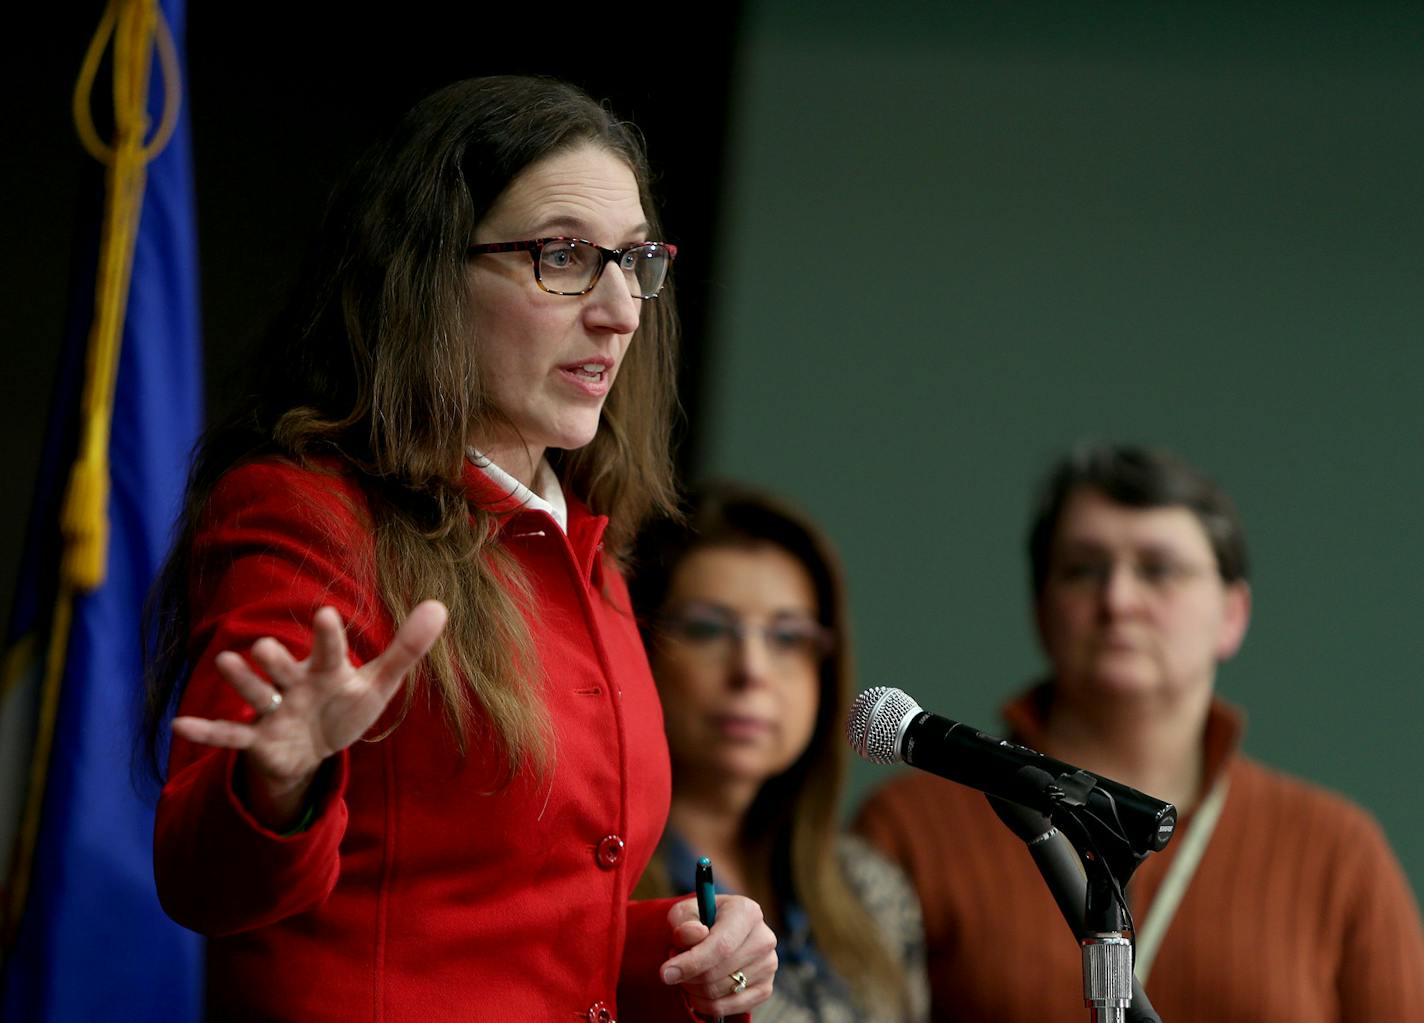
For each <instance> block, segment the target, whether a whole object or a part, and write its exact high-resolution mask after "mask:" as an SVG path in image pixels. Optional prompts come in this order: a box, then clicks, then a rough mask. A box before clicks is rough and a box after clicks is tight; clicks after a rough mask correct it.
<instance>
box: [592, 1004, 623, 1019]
mask: <svg viewBox="0 0 1424 1023" xmlns="http://www.w3.org/2000/svg"><path fill="white" fill-rule="evenodd" d="M588 1023H618V1021H617V1020H616V1019H614V1018H613V1013H611V1012H609V1011H608V1006H606V1005H604V1004H603V1003H602V1002H594V1003H593V1004H592V1005H590V1006H589V1007H588Z"/></svg>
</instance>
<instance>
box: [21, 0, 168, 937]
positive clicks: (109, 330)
mask: <svg viewBox="0 0 1424 1023" xmlns="http://www.w3.org/2000/svg"><path fill="white" fill-rule="evenodd" d="M111 39H112V41H113V51H114V52H113V59H112V64H113V75H114V94H113V101H114V143H113V145H112V146H111V145H108V144H106V143H105V142H104V141H103V140H102V139H100V138H99V135H98V132H97V131H96V130H95V128H94V119H93V113H92V106H91V103H92V93H93V88H94V80H95V78H96V77H97V76H98V71H99V64H100V61H101V60H102V59H103V56H104V52H105V50H106V49H107V48H108V45H109V42H110V40H111ZM155 46H156V48H157V51H158V59H159V63H160V66H161V70H162V75H163V83H164V104H163V117H162V119H161V121H160V122H159V126H158V129H157V131H155V132H154V135H153V138H152V139H150V140H148V141H147V142H145V141H144V139H145V136H146V135H147V134H148V129H149V118H148V109H147V108H148V89H149V68H150V66H151V65H152V62H153V55H154V49H155ZM181 101H182V82H181V80H180V77H179V65H178V53H177V48H176V46H175V45H174V42H173V35H172V32H171V30H170V29H169V26H168V23H167V21H166V20H165V19H164V17H163V12H162V11H161V10H160V9H159V7H158V0H110V2H109V5H108V7H107V8H106V9H105V11H104V16H103V18H102V19H101V20H100V22H99V28H98V30H97V31H96V32H95V34H94V38H93V40H92V41H91V42H90V44H89V50H88V52H87V53H86V54H85V57H84V64H83V67H82V68H81V70H80V72H79V78H78V80H77V81H76V83H75V87H74V122H75V128H76V130H77V131H78V133H79V139H80V141H81V142H82V143H83V145H84V148H85V149H86V150H88V151H89V153H90V154H91V155H92V156H93V157H94V158H95V159H97V160H99V161H100V162H101V163H103V164H105V165H106V166H107V167H108V173H107V176H106V182H105V193H106V201H105V209H104V223H103V233H102V235H101V238H100V245H99V267H98V272H97V274H96V281H95V290H94V322H93V325H92V326H91V328H90V332H89V350H88V359H87V364H86V366H85V376H84V390H83V393H82V396H81V405H80V437H79V452H78V455H77V456H76V458H75V462H74V467H73V469H72V470H71V472H70V477H69V485H68V489H67V490H66V491H65V495H64V506H63V510H62V511H61V514H60V531H61V536H62V545H63V551H62V555H61V558H62V560H61V564H60V573H59V592H58V595H57V596H56V599H55V608H54V617H53V619H52V620H51V623H50V633H49V650H48V653H47V655H46V657H45V661H44V665H45V673H44V681H43V685H42V688H41V693H40V712H39V720H38V724H37V728H36V734H35V744H34V749H33V752H32V756H31V766H30V773H29V787H28V791H27V792H26V795H25V809H24V816H23V817H22V819H21V823H20V828H19V832H18V834H17V836H16V844H15V855H14V857H13V860H12V863H11V870H10V883H9V885H8V886H7V889H8V890H7V892H6V894H7V896H8V897H7V899H6V906H5V928H4V944H5V947H7V948H8V947H9V946H10V945H11V943H12V942H13V940H14V937H15V933H16V931H17V930H18V928H19V922H20V914H21V911H22V910H23V908H24V904H25V897H26V895H27V894H28V892H29V885H30V873H31V869H32V867H33V864H34V853H35V845H36V843H37V840H38V838H39V825H40V809H41V806H42V804H43V802H44V792H45V780H46V777H47V774H48V768H49V761H50V754H51V752H52V750H53V747H54V730H55V721H56V719H57V717H58V713H59V695H60V683H61V681H62V680H63V677H64V662H65V653H66V651H67V650H68V647H69V633H70V625H71V622H72V620H73V616H74V601H75V598H76V596H78V595H80V594H84V593H88V592H90V591H92V590H94V589H95V588H96V587H98V585H99V584H100V583H102V582H103V581H104V575H105V570H106V566H107V563H108V539H109V520H108V502H109V436H110V430H111V427H112V422H113V411H114V383H115V380H116V378H117V376H118V367H119V347H120V345H121V343H122V341H123V325H124V317H125V315H126V312H127V306H128V294H129V281H130V278H131V276H132V273H133V258H134V244H135V241H136V238H137V235H138V222H139V214H140V212H141V211H142V208H143V191H144V184H145V178H146V167H147V164H148V162H149V161H150V160H152V159H153V158H154V157H155V156H156V155H157V154H158V153H159V152H160V151H161V150H162V149H163V147H164V146H165V145H167V144H168V140H169V138H171V137H172V134H173V129H174V127H175V126H176V125H177V123H178V108H179V104H180V103H181ZM18 661H19V659H15V661H12V662H11V663H9V664H7V668H8V669H10V671H9V674H10V677H7V678H6V679H5V680H4V682H5V689H6V691H8V690H9V688H10V687H11V686H13V685H14V684H15V682H16V678H17V676H18V675H19V674H20V671H21V670H22V668H23V667H24V666H22V665H21V664H20V663H18Z"/></svg>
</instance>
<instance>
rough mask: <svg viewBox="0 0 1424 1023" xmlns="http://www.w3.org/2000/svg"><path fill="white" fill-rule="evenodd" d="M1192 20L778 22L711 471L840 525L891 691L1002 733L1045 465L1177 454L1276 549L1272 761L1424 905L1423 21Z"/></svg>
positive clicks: (1269, 562)
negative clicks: (1422, 750)
mask: <svg viewBox="0 0 1424 1023" xmlns="http://www.w3.org/2000/svg"><path fill="white" fill-rule="evenodd" d="M1186 6H1188V5H1164V4H1145V3H1143V4H1133V5H1121V4H1093V5H1085V4H1055V5H1039V4H1028V5H1025V4H1017V5H1012V6H1010V5H996V6H993V7H990V6H987V5H986V6H979V5H962V4H955V5H950V4H943V5H939V6H938V7H937V8H936V7H931V6H930V5H915V6H913V7H911V6H908V5H907V6H897V5H896V4H893V3H891V4H879V5H874V6H862V5H851V4H828V5H822V6H820V7H817V8H814V10H815V11H816V14H815V16H814V19H813V18H812V17H810V16H808V15H807V14H804V13H799V12H802V11H804V10H807V9H808V8H806V7H804V6H803V5H799V4H792V3H789V2H787V3H782V2H777V3H762V4H752V5H751V6H750V7H749V10H748V13H747V17H746V25H745V37H744V44H743V49H742V51H741V54H740V68H739V75H738V83H739V84H738V86H737V93H736V95H735V96H734V100H733V104H734V105H733V111H732V124H733V134H732V138H731V149H730V155H729V157H728V166H727V175H726V184H725V188H726V194H725V200H726V202H725V208H726V209H727V210H728V216H727V219H726V220H725V222H724V224H723V226H722V234H721V238H720V243H719V246H718V266H719V267H720V270H719V275H718V280H717V281H716V283H715V286H714V287H715V289H716V290H715V294H716V295H718V296H719V299H718V301H714V308H715V310H716V311H715V313H714V320H713V325H712V335H711V338H710V339H709V341H710V345H711V348H712V351H713V352H714V353H716V354H715V356H714V357H713V358H712V359H711V360H709V362H710V370H709V372H708V373H707V375H706V378H705V380H704V382H703V386H704V388H705V390H704V393H703V396H702V397H703V402H704V404H703V409H704V410H705V415H704V416H703V417H702V419H701V421H700V422H699V424H698V438H699V452H698V458H697V462H698V464H700V465H701V466H702V468H703V469H704V471H706V472H709V473H719V474H726V475H735V476H738V477H741V478H743V479H748V480H752V481H755V482H758V483H761V484H763V485H767V486H771V487H774V488H776V489H778V490H780V491H782V492H784V493H786V494H788V495H790V496H791V497H793V498H794V499H796V500H797V501H798V502H800V503H801V504H802V505H803V506H805V507H806V508H808V509H809V510H810V511H812V512H813V513H814V514H815V515H816V516H817V517H819V518H820V519H821V520H822V521H823V522H824V523H825V524H826V526H827V527H828V529H829V531H830V532H831V534H832V536H833V537H834V538H835V540H836V541H837V542H838V544H839V545H840V547H841V549H842V551H843V553H844V555H845V559H846V562H847V567H848V572H849V577H850V580H851V587H852V598H853V605H854V610H855V619H856V625H857V646H858V662H859V666H860V683H861V685H862V686H865V685H874V684H889V685H896V686H900V687H901V688H904V689H906V690H907V691H909V692H910V693H911V694H912V695H915V696H916V697H917V698H918V699H919V700H920V701H921V703H923V704H925V705H926V706H927V707H929V708H930V709H932V710H935V711H936V712H938V713H941V714H944V715H947V716H950V717H956V718H960V719H963V720H966V721H969V722H972V723H975V724H979V725H980V727H984V728H988V729H989V730H991V731H992V730H996V729H997V728H998V719H997V713H996V708H997V706H998V704H999V703H1000V702H1001V701H1002V700H1003V699H1004V698H1006V697H1007V696H1008V695H1009V694H1011V693H1012V692H1014V691H1015V690H1016V689H1017V688H1018V687H1020V686H1021V685H1022V684H1023V683H1024V682H1025V681H1026V680H1027V679H1029V678H1030V677H1031V676H1033V675H1034V673H1035V672H1036V671H1038V670H1039V669H1040V661H1039V658H1038V656H1037V652H1036V649H1035V646H1034V643H1033V639H1032V634H1031V632H1030V629H1029V623H1028V615H1027V602H1026V594H1027V588H1026V584H1025V576H1026V568H1025V564H1024V558H1023V555H1022V547H1023V543H1022V540H1023V533H1024V527H1025V516H1026V508H1027V503H1028V499H1029V494H1030V491H1031V488H1032V486H1033V484H1034V482H1035V481H1036V480H1037V478H1038V476H1039V474H1040V472H1041V471H1042V469H1043V467H1044V465H1045V464H1046V462H1047V461H1048V460H1049V459H1050V458H1051V457H1053V456H1054V455H1055V454H1057V453H1058V452H1059V451H1060V450H1061V449H1062V448H1063V447H1065V446H1066V445H1068V444H1070V443H1071V442H1073V441H1074V440H1077V439H1080V438H1085V437H1092V438H1103V439H1127V440H1134V441H1140V442H1148V443H1152V444H1160V445H1165V446H1167V447H1170V448H1173V449H1175V450H1176V451H1178V452H1179V453H1181V454H1183V455H1184V456H1186V457H1187V458H1189V459H1190V460H1192V461H1195V462H1196V463H1198V464H1199V465H1201V466H1203V467H1204V468H1206V469H1207V470H1208V471H1210V472H1212V473H1213V474H1214V475H1216V476H1217V478H1218V479H1219V480H1220V481H1221V482H1222V483H1223V484H1224V485H1225V486H1226V487H1227V489H1228V490H1230V491H1231V492H1232V493H1233V494H1234V495H1235V496H1236V498H1237V500H1238V501H1239V503H1240V505H1241V507H1242V511H1243V514H1244V516H1245V518H1246V524H1247V530H1248V536H1249V538H1250V542H1251V547H1252V553H1253V557H1254V576H1255V596H1256V614H1255V619H1254V623H1253V626H1252V630H1251V633H1250V636H1249V637H1248V639H1247V643H1246V647H1245V649H1244V651H1243V652H1242V654H1241V655H1240V656H1239V657H1238V658H1237V659H1236V660H1235V661H1233V662H1232V663H1230V664H1229V665H1227V666H1226V667H1225V668H1224V669H1223V670H1222V672H1221V674H1220V675H1219V677H1218V686H1219V689H1220V690H1221V691H1222V692H1223V693H1224V694H1225V695H1226V696H1227V697H1228V698H1229V699H1231V700H1233V701H1235V702H1236V703H1237V704H1239V705H1241V706H1243V707H1244V708H1245V709H1246V711H1247V713H1248V715H1249V719H1250V721H1249V729H1248V733H1247V740H1246V747H1247V750H1248V751H1249V752H1251V753H1253V754H1254V755H1256V756H1258V757H1260V758H1262V759H1264V760H1267V761H1269V762H1272V763H1274V764H1276V765H1279V766H1281V767H1284V768H1286V769H1288V770H1290V771H1293V772H1295V773H1298V774H1301V775H1304V776H1306V777H1309V778H1312V779H1314V780H1316V781H1318V782H1320V783H1322V784H1325V785H1328V786H1330V787H1332V788H1334V789H1337V790H1339V791H1342V792H1345V793H1347V794H1348V795H1350V796H1352V797H1353V798H1354V799H1356V800H1357V801H1359V802H1361V803H1363V804H1364V805H1366V806H1367V807H1369V808H1370V809H1371V810H1372V811H1373V812H1374V813H1375V814H1376V816H1377V817H1379V819H1380V820H1381V821H1382V823H1383V824H1384V826H1385V828H1386V831H1387V832H1388V834H1389V837H1390V839H1391V841H1392V842H1393V844H1394V846H1395V849H1396V850H1397V852H1398V854H1399V857H1400V859H1401V861H1402V862H1403V863H1404V865H1405V868H1406V870H1407V871H1408V872H1409V874H1410V876H1411V879H1412V881H1413V883H1414V886H1415V889H1416V891H1424V821H1421V813H1420V807H1421V795H1420V783H1421V782H1422V781H1424V768H1421V766H1420V763H1421V762H1420V757H1419V746H1420V745H1421V740H1420V736H1419V725H1420V720H1421V717H1424V695H1421V694H1424V672H1421V665H1424V621H1421V611H1424V528H1421V523H1420V511H1419V509H1420V505H1421V503H1424V482H1421V473H1420V468H1421V458H1420V453H1421V451H1420V447H1421V445H1420V441H1421V438H1422V437H1424V429H1421V428H1422V427H1424V412H1421V409H1420V406H1421V399H1424V383H1421V377H1424V286H1421V285H1424V173H1421V172H1422V171H1424V5H1418V4H1415V5H1410V6H1407V7H1406V6H1400V5H1371V4H1356V5H1346V4H1343V3H1342V4H1339V5H1336V6H1333V7H1324V6H1315V7H1312V6H1301V5H1299V4H1295V5H1290V6H1288V7H1287V6H1284V5H1282V6H1279V7H1264V6H1258V7H1254V8H1253V9H1252V11H1251V12H1249V13H1248V12H1243V11H1240V10H1237V9H1236V8H1234V7H1232V6H1226V5H1221V6H1207V5H1190V8H1191V9H1190V11H1187V10H1184V9H1183V8H1185V7H1186ZM867 12H870V13H867ZM885 777H886V774H885V772H884V770H883V769H875V768H871V767H869V766H868V765H864V764H860V765H857V771H856V774H855V779H854V786H853V790H852V799H858V798H859V796H860V795H861V794H863V793H864V791H865V790H866V788H867V787H868V786H870V785H872V784H874V783H876V782H878V781H881V780H883V779H884V778H885Z"/></svg>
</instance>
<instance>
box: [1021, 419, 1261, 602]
mask: <svg viewBox="0 0 1424 1023" xmlns="http://www.w3.org/2000/svg"><path fill="white" fill-rule="evenodd" d="M1084 487H1087V488H1091V489H1093V490H1097V491H1100V492H1101V493H1102V494H1103V495H1104V496H1105V497H1107V498H1108V500H1110V501H1112V502H1114V503H1115V504H1120V505H1124V506H1125V507H1128V508H1186V509H1187V510H1188V511H1190V512H1191V513H1192V514H1193V515H1195V516H1196V518H1197V521H1198V522H1200V523H1201V526H1202V529H1203V530H1204V531H1205V532H1206V536H1207V540H1208V541H1209V542H1210V543H1211V549H1212V552H1213V553H1214V554H1215V555H1216V568H1217V571H1218V572H1219V573H1220V574H1221V578H1222V579H1223V580H1225V581H1226V582H1228V583H1233V582H1239V581H1244V580H1246V579H1247V578H1248V577H1249V562H1248V559H1247V556H1246V534H1245V531H1244V530H1243V528H1242V525H1241V516H1240V514H1239V513H1238V512H1237V510H1236V503H1235V502H1234V501H1232V500H1231V496H1230V495H1229V494H1227V493H1226V491H1224V490H1222V489H1221V487H1219V486H1218V485H1217V484H1216V482H1215V481H1214V480H1212V479H1211V478H1210V477H1209V476H1207V475H1206V474H1205V473H1203V472H1201V471H1200V470H1199V469H1196V468H1194V467H1193V466H1191V465H1188V464H1187V463H1186V462H1184V461H1182V460H1181V459H1180V458H1178V457H1177V456H1176V455H1173V454H1172V453H1171V452H1168V451H1163V450H1160V449H1152V448H1144V447H1137V446H1134V445H1130V444H1103V443H1085V444H1079V445H1077V446H1076V447H1074V448H1073V449H1072V450H1071V451H1069V452H1068V453H1067V454H1066V455H1064V456H1063V457H1062V458H1060V459H1059V460H1058V461H1057V462H1056V463H1054V465H1053V467H1052V468H1051V469H1050V470H1049V473H1048V475H1047V476H1046V477H1045V478H1044V481H1043V484H1042V486H1041V487H1040V489H1039V494H1038V501H1037V503H1036V504H1035V506H1034V515H1033V523H1032V525H1031V526H1030V527H1029V534H1028V556H1029V564H1030V566H1031V568H1032V571H1033V592H1034V594H1035V595H1038V594H1040V593H1042V592H1043V584H1044V582H1045V581H1046V580H1047V578H1048V562H1049V556H1050V555H1051V554H1052V551H1053V537H1054V534H1055V533H1056V532H1057V530H1058V520H1059V518H1060V517H1061V516H1062V514H1063V506H1064V504H1066V503H1067V501H1068V498H1069V496H1070V495H1071V494H1072V493H1073V492H1074V491H1075V490H1080V489H1082V488H1084Z"/></svg>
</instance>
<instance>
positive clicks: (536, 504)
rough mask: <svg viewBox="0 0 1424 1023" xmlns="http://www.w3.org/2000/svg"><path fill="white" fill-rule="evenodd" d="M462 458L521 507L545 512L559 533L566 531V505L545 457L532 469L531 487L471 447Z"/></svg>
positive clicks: (567, 522)
mask: <svg viewBox="0 0 1424 1023" xmlns="http://www.w3.org/2000/svg"><path fill="white" fill-rule="evenodd" d="M465 457H467V458H468V459H469V460H470V464H472V465H473V466H474V467H475V468H476V469H479V470H480V471H481V472H483V473H484V474H485V475H486V476H488V477H489V478H490V479H492V480H493V481H494V482H495V483H496V484H498V485H499V486H500V487H502V488H504V489H505V490H507V491H509V494H510V496H511V497H513V498H514V499H515V500H517V501H518V502H519V503H520V504H521V505H522V506H523V507H525V508H532V509H533V510H535V511H542V512H547V513H548V514H549V517H550V518H552V519H553V520H554V521H555V522H557V523H558V524H559V529H560V530H561V531H562V532H564V533H567V532H568V531H569V505H568V502H567V501H565V500H564V489H563V487H561V486H559V477H557V476H555V475H554V467H553V466H552V465H550V464H549V460H548V459H547V458H544V457H542V456H541V457H540V458H539V465H538V467H537V468H536V469H535V470H534V481H533V482H534V486H533V487H526V486H525V485H524V484H523V483H520V482H519V481H518V480H517V479H515V478H514V477H513V476H511V475H510V474H509V473H507V472H505V471H504V470H503V469H501V468H500V467H499V466H497V465H495V464H494V462H492V461H490V459H489V456H488V455H486V454H484V453H483V452H481V451H479V450H478V449H477V448H475V447H473V446H471V447H467V448H465Z"/></svg>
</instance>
